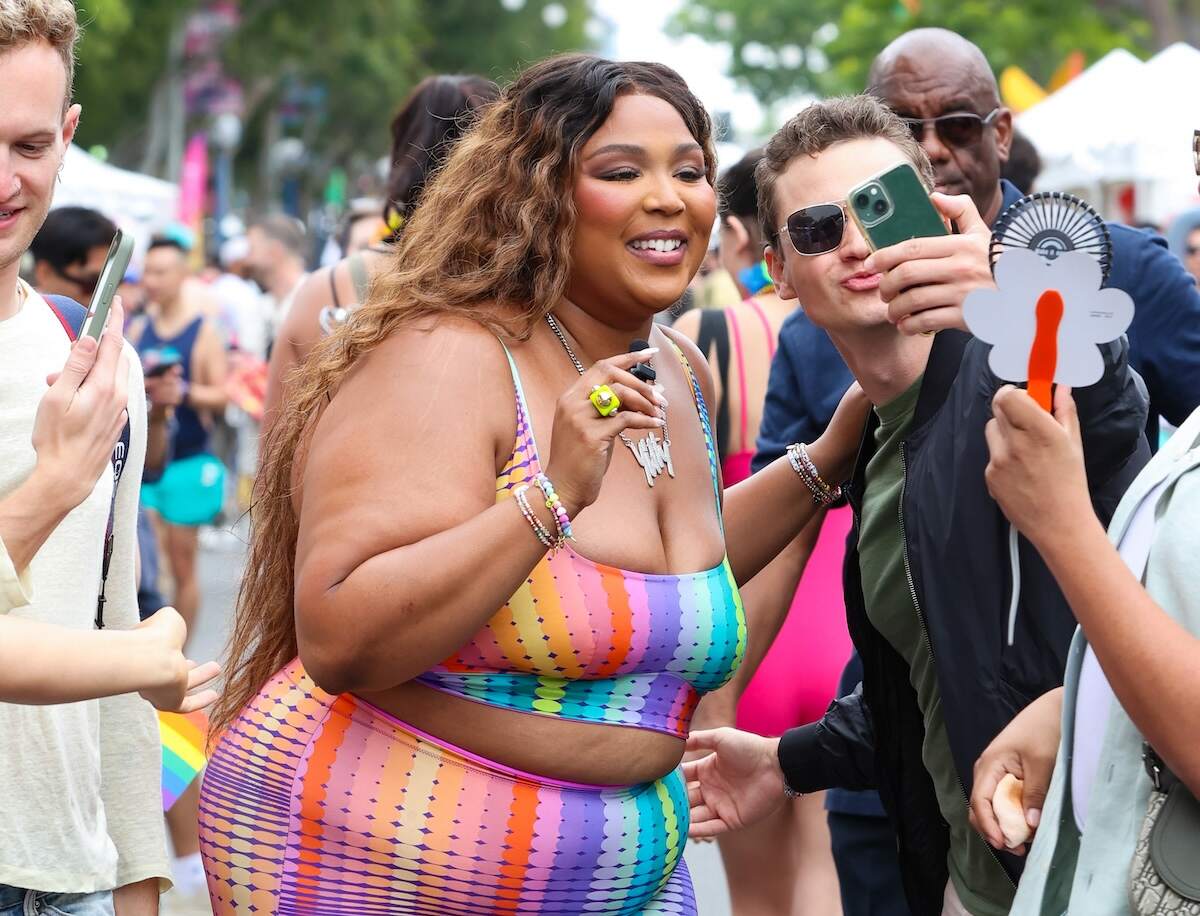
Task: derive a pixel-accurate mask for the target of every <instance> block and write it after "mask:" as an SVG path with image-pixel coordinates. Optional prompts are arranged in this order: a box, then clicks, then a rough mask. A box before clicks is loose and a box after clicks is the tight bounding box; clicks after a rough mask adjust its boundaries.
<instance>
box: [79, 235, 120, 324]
mask: <svg viewBox="0 0 1200 916" xmlns="http://www.w3.org/2000/svg"><path fill="white" fill-rule="evenodd" d="M131 257H133V237H132V236H129V235H126V234H125V233H124V232H122V231H121V230H120V229H118V230H117V234H116V235H115V236H114V237H113V240H112V244H111V245H109V246H108V256H107V257H105V259H104V267H102V268H101V270H100V279H99V280H97V281H96V290H95V292H93V293H92V302H91V305H89V306H88V313H87V317H86V318H84V319H83V328H82V329H81V330H80V332H79V336H80V337H83V336H85V335H86V336H88V337H91V338H92V339H93V340H99V339H100V335H101V334H103V333H104V325H105V323H106V322H107V321H108V313H109V310H110V309H112V301H113V297H114V296H116V294H117V288H118V287H119V286H120V285H121V281H122V280H124V279H125V271H126V270H127V269H128V268H129V259H130V258H131Z"/></svg>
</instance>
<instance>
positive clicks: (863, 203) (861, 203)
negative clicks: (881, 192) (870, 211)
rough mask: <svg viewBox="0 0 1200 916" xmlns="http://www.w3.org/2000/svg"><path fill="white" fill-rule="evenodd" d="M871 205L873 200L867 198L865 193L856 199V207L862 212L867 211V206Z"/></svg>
mask: <svg viewBox="0 0 1200 916" xmlns="http://www.w3.org/2000/svg"><path fill="white" fill-rule="evenodd" d="M870 203H871V198H869V197H867V195H866V194H865V193H863V194H859V195H858V196H857V197H855V198H854V206H856V207H858V208H859V209H860V210H865V209H867V206H868V205H869V204H870Z"/></svg>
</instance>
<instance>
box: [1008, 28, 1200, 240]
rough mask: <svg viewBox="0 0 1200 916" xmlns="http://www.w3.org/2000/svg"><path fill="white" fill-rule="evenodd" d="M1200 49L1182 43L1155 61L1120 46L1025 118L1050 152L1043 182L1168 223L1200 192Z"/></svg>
mask: <svg viewBox="0 0 1200 916" xmlns="http://www.w3.org/2000/svg"><path fill="white" fill-rule="evenodd" d="M1198 83H1200V51H1197V50H1196V49H1195V48H1193V47H1191V46H1190V45H1186V44H1182V43H1181V44H1175V45H1172V46H1171V47H1169V48H1167V49H1165V50H1163V51H1162V52H1160V53H1159V54H1158V55H1156V56H1155V57H1153V58H1152V59H1151V60H1149V61H1147V62H1146V63H1142V62H1141V61H1139V60H1138V59H1137V58H1136V57H1134V56H1133V55H1132V54H1130V53H1129V52H1128V51H1124V50H1116V51H1112V52H1111V53H1109V54H1108V55H1106V56H1105V57H1103V58H1101V59H1100V60H1099V61H1097V62H1096V63H1095V64H1094V65H1093V66H1092V67H1090V68H1089V69H1088V70H1086V71H1084V73H1082V74H1081V75H1080V76H1078V77H1077V78H1076V79H1074V80H1072V81H1071V82H1070V83H1068V84H1067V85H1066V86H1064V87H1063V88H1062V89H1060V90H1059V91H1058V92H1056V93H1054V94H1053V95H1051V96H1049V97H1048V98H1047V99H1046V100H1045V101H1043V102H1041V103H1040V104H1038V105H1035V106H1034V107H1033V108H1031V109H1029V111H1027V112H1025V113H1024V114H1023V115H1021V116H1020V117H1019V118H1018V119H1017V126H1018V127H1019V128H1020V129H1021V131H1022V132H1023V133H1024V134H1025V135H1026V136H1028V137H1029V139H1030V140H1031V141H1032V142H1033V144H1034V146H1035V147H1037V149H1038V152H1039V154H1040V155H1041V157H1042V174H1041V176H1040V177H1039V178H1038V182H1037V186H1038V188H1039V189H1047V190H1058V191H1070V192H1073V193H1076V194H1079V195H1080V196H1081V197H1084V198H1085V199H1087V200H1088V201H1089V202H1090V203H1092V204H1093V205H1094V206H1095V207H1096V208H1097V209H1099V210H1100V211H1101V212H1102V213H1104V215H1106V216H1109V217H1115V216H1118V215H1119V214H1118V213H1117V212H1116V211H1117V207H1116V200H1115V198H1116V195H1117V193H1118V192H1119V191H1120V190H1121V189H1122V188H1125V187H1128V186H1131V185H1132V187H1133V189H1134V200H1135V214H1134V215H1135V217H1136V218H1137V219H1138V220H1149V221H1153V222H1157V223H1162V222H1164V221H1166V220H1167V219H1169V218H1170V216H1171V215H1172V214H1174V213H1177V212H1178V211H1180V210H1182V209H1185V208H1187V207H1189V206H1191V205H1192V204H1193V203H1194V201H1195V199H1196V178H1195V173H1194V171H1193V169H1192V161H1191V136H1192V129H1193V128H1194V127H1200V98H1197V97H1196V96H1195V94H1194V93H1193V92H1192V89H1191V87H1193V86H1195V85H1197V84H1198Z"/></svg>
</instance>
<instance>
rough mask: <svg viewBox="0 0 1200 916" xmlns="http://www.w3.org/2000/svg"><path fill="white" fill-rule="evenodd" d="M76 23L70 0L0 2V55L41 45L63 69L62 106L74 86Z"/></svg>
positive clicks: (0, 0) (77, 35)
mask: <svg viewBox="0 0 1200 916" xmlns="http://www.w3.org/2000/svg"><path fill="white" fill-rule="evenodd" d="M78 38H79V20H78V19H77V18H76V15H75V4H74V3H72V2H71V0H0V54H4V53H5V52H7V51H15V50H17V49H18V48H23V47H25V46H26V45H30V44H34V43H35V42H39V41H44V42H46V44H48V45H50V47H52V48H54V50H55V51H57V52H58V54H59V57H61V58H62V62H63V66H64V67H66V69H67V97H66V102H65V104H64V107H65V105H66V104H70V101H71V91H72V88H73V86H74V83H75V41H76V39H78Z"/></svg>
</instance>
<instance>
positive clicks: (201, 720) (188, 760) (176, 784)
mask: <svg viewBox="0 0 1200 916" xmlns="http://www.w3.org/2000/svg"><path fill="white" fill-rule="evenodd" d="M158 734H159V736H160V737H161V738H162V796H163V810H164V811H169V810H170V809H171V806H172V805H174V804H175V802H176V801H178V799H179V796H180V795H182V794H183V793H184V792H185V791H186V790H187V787H188V786H190V785H191V784H192V780H194V779H195V778H196V776H197V775H198V774H199V773H200V771H201V770H203V769H204V764H206V763H207V762H208V758H207V757H205V755H204V743H205V741H206V740H207V738H208V716H207V715H205V713H204V711H203V710H197V711H196V712H190V713H188V714H187V715H180V714H179V713H176V712H160V713H159V714H158Z"/></svg>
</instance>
